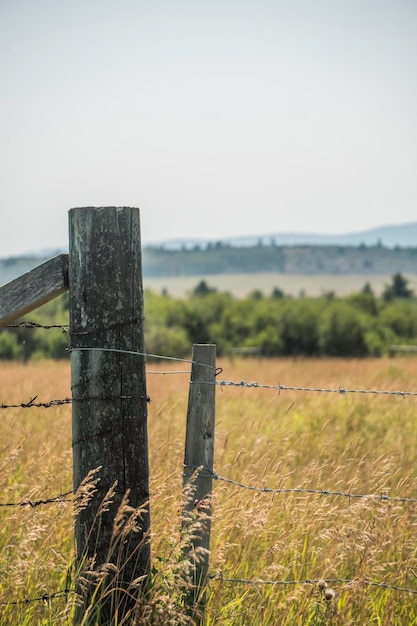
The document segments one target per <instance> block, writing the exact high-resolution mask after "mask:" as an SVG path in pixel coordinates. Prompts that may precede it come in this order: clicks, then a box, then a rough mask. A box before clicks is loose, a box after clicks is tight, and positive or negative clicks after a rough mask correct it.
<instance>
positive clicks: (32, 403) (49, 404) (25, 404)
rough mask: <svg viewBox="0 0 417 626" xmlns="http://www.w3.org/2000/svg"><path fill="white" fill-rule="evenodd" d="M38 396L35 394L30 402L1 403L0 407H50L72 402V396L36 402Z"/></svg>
mask: <svg viewBox="0 0 417 626" xmlns="http://www.w3.org/2000/svg"><path fill="white" fill-rule="evenodd" d="M37 398H38V396H33V398H30V400H29V401H28V402H22V403H20V404H5V403H2V404H0V409H32V408H38V409H39V408H42V409H49V408H50V407H52V406H61V405H63V404H71V403H72V401H73V399H72V398H64V399H62V400H49V402H35V400H37Z"/></svg>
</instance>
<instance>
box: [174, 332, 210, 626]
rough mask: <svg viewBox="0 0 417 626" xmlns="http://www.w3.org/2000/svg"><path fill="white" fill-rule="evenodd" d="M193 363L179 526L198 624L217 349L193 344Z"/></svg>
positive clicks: (204, 561) (207, 541) (207, 539)
mask: <svg viewBox="0 0 417 626" xmlns="http://www.w3.org/2000/svg"><path fill="white" fill-rule="evenodd" d="M192 361H193V363H192V369H191V382H190V390H189V396H188V410H187V427H186V436H185V453H184V488H185V490H186V492H187V489H188V487H187V485H188V483H189V482H190V479H192V483H191V484H192V490H191V491H190V493H188V497H187V498H186V500H185V504H184V511H183V523H182V526H183V530H184V531H185V532H187V530H190V534H191V536H192V539H191V542H190V545H189V551H188V558H190V560H191V562H192V564H193V580H192V583H193V589H192V593H191V594H189V596H188V598H187V601H188V603H189V605H190V608H191V610H192V611H193V610H194V608H195V609H196V611H197V613H196V616H197V621H198V612H199V611H203V610H204V586H205V583H206V580H207V573H208V566H209V552H208V551H209V547H210V529H211V490H212V482H213V479H212V475H211V470H212V468H213V456H214V421H215V398H216V388H215V380H216V379H215V376H216V346H215V345H212V344H207V345H204V344H195V345H194V346H193V356H192ZM199 468H200V469H199Z"/></svg>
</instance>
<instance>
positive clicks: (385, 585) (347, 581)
mask: <svg viewBox="0 0 417 626" xmlns="http://www.w3.org/2000/svg"><path fill="white" fill-rule="evenodd" d="M208 578H209V580H210V581H220V582H226V583H236V584H242V585H271V586H274V585H275V586H279V585H282V586H285V585H316V584H318V583H321V582H325V583H328V584H344V585H354V584H355V585H366V586H368V587H380V588H382V589H389V590H392V591H402V592H404V593H412V594H417V589H409V588H407V587H399V586H398V585H390V584H389V583H383V582H377V581H372V580H366V579H357V578H352V579H345V578H325V579H310V578H305V579H304V580H262V579H260V580H256V579H251V578H228V577H225V576H223V575H222V574H221V573H219V574H214V575H209V577H208Z"/></svg>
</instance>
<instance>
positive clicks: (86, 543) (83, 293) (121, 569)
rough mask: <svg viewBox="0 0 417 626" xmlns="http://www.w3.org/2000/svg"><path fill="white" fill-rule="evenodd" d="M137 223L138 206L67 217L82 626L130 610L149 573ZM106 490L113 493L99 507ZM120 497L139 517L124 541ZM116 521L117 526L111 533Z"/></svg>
mask: <svg viewBox="0 0 417 626" xmlns="http://www.w3.org/2000/svg"><path fill="white" fill-rule="evenodd" d="M139 220H140V216H139V209H136V208H128V207H122V208H116V207H102V208H92V207H88V208H77V209H72V210H70V212H69V242H70V250H69V284H70V334H71V349H72V354H71V384H72V395H73V444H72V445H73V465H74V488H75V489H78V487H79V486H80V484H81V482H82V481H83V479H85V477H86V476H87V475H88V473H89V472H90V471H91V470H94V469H96V468H100V469H99V470H98V473H97V477H98V478H99V482H98V483H97V487H96V488H97V491H96V493H95V494H94V497H93V498H92V499H91V500H90V501H89V502H88V505H87V506H85V508H83V509H82V510H81V511H79V512H78V514H77V516H76V521H75V543H76V565H77V568H78V569H80V570H81V576H80V575H78V578H77V581H78V582H77V590H78V591H80V590H81V588H82V587H83V584H84V589H86V590H85V591H84V593H83V595H84V604H83V605H82V606H81V607H80V608H79V609H78V610H77V614H76V617H75V621H76V623H78V622H80V621H81V619H82V618H83V616H85V611H86V610H87V608H88V606H89V605H91V604H92V603H94V604H95V606H96V607H99V606H101V608H100V613H99V614H98V615H97V614H96V615H95V617H93V616H94V612H93V614H92V620H93V621H92V622H91V623H94V624H106V623H110V619H111V617H113V616H114V615H115V613H116V612H117V616H118V619H119V620H120V622H121V621H123V620H122V617H123V616H124V615H126V614H128V611H129V610H130V609H131V608H132V603H133V604H134V596H135V592H136V591H137V587H135V586H132V582H133V581H135V579H137V578H138V577H143V579H142V580H143V581H146V577H147V575H148V572H149V567H150V544H149V537H148V535H149V527H150V518H149V508H148V504H147V503H148V500H149V469H148V442H147V394H146V380H145V357H144V356H143V353H144V337H143V288H142V273H141V241H140V221H139ZM124 351H127V352H124ZM128 352H135V353H142V355H140V354H131V353H130V354H129V353H128ZM113 485H115V493H114V495H113V496H112V497H111V498H110V499H109V502H107V504H106V506H104V507H103V506H102V502H103V500H105V498H106V494H108V492H109V490H111V488H112V486H113ZM127 492H128V498H129V505H130V506H131V507H133V508H134V509H139V508H140V507H142V508H144V509H145V510H144V512H142V514H141V516H140V519H139V523H138V525H137V526H138V528H136V530H137V532H129V533H127V534H125V535H124V534H123V533H124V532H125V530H126V528H127V526H126V522H127V521H128V520H129V521H130V522H132V521H133V518H132V517H131V516H132V510H130V511H129V510H128V509H125V511H124V513H123V516H124V517H121V516H120V514H121V511H120V510H119V507H120V505H121V504H122V502H123V498H124V496H125V494H126V493H127ZM118 510H119V513H118ZM116 516H119V517H118V521H119V523H120V522H121V521H122V520H123V521H124V522H125V525H123V524H121V525H120V527H118V528H117V527H116V526H115V524H114V522H115V517H116ZM107 563H112V564H113V566H111V567H109V566H107V565H106V564H107ZM103 566H104V567H103ZM88 569H90V570H94V575H89V574H88V573H86V572H87V570H88ZM105 571H107V574H106V575H105ZM97 573H99V574H100V573H101V577H100V575H99V576H98V577H97ZM82 577H84V579H85V578H86V580H84V582H83V583H82V582H81V579H82ZM100 580H101V582H100V583H99V582H98V581H100ZM136 584H137V583H136ZM117 593H119V594H120V595H119V596H117ZM104 597H106V600H103V598H104ZM89 610H91V609H89ZM96 613H98V611H96ZM83 623H84V622H83ZM86 623H88V624H89V623H90V622H89V621H87V622H86Z"/></svg>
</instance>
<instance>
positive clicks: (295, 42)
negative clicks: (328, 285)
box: [0, 0, 417, 257]
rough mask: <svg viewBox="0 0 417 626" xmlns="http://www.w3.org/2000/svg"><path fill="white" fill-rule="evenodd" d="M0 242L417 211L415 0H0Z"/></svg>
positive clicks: (316, 224)
mask: <svg viewBox="0 0 417 626" xmlns="http://www.w3.org/2000/svg"><path fill="white" fill-rule="evenodd" d="M0 78H1V92H0V137H1V153H0V159H1V161H0V165H1V167H0V206H1V229H0V257H5V256H8V255H12V254H18V253H22V252H28V251H33V250H39V249H42V248H53V247H55V246H56V247H59V246H63V245H64V246H65V245H66V244H67V240H68V234H67V232H68V227H67V219H68V218H67V212H68V209H70V208H71V207H75V206H103V205H118V206H121V205H128V206H138V207H140V208H141V222H142V238H143V241H144V242H151V241H158V240H165V239H173V238H178V237H184V238H185V237H195V238H206V237H208V238H222V237H227V236H232V235H246V234H260V235H261V234H267V233H271V232H289V231H295V232H303V231H311V232H323V233H342V232H351V231H356V230H362V229H365V228H370V227H373V226H379V225H385V224H391V223H403V222H410V221H417V211H416V208H417V206H416V200H417V150H416V146H417V2H416V1H415V0H274V1H273V0H220V1H217V0H205V1H199V0H192V1H187V0H117V1H116V0H113V1H108V0H82V1H81V0H61V1H58V0H18V1H17V0H0Z"/></svg>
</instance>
